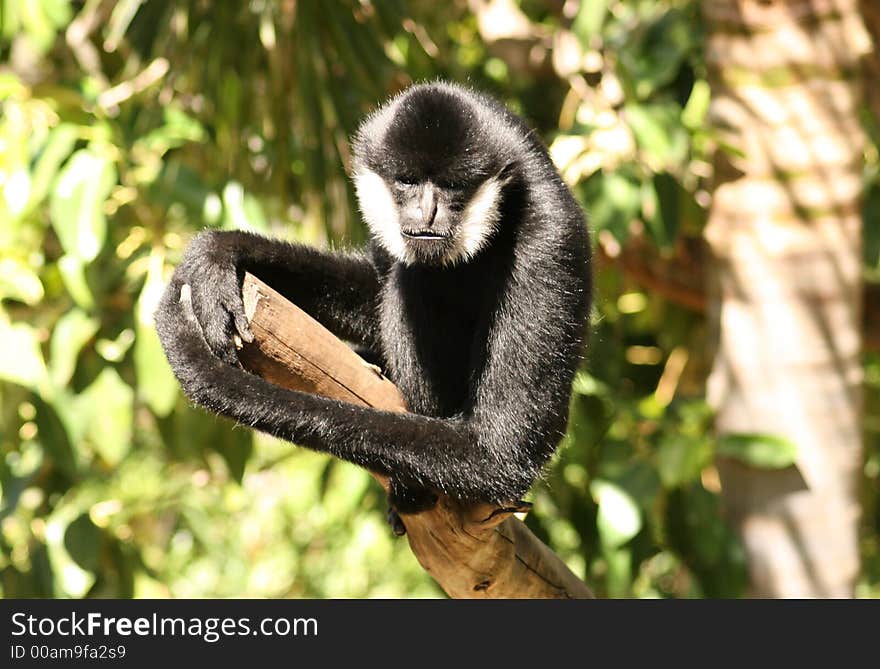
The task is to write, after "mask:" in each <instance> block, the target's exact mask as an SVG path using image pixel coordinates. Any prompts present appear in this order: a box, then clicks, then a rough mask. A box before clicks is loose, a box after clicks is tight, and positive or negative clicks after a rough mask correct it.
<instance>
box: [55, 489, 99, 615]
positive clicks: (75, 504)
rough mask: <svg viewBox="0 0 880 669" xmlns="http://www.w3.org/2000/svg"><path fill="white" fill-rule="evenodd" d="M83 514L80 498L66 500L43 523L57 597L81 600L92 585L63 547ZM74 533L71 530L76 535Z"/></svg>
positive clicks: (88, 573) (92, 576) (92, 577)
mask: <svg viewBox="0 0 880 669" xmlns="http://www.w3.org/2000/svg"><path fill="white" fill-rule="evenodd" d="M83 511H84V509H83V508H82V496H80V497H79V498H77V497H76V496H74V497H73V499H69V498H66V499H64V500H63V501H62V502H61V503H60V504H59V505H58V506H57V507H56V508H55V509H54V510H53V512H52V515H51V516H50V517H49V519H48V521H47V522H46V530H45V536H46V549H47V552H48V556H49V562H50V564H51V566H52V574H53V576H54V577H55V579H54V586H55V596H56V597H74V598H79V597H83V596H85V594H86V593H87V592H88V591H89V589H90V588H91V587H92V585H94V583H95V574H94V573H92V572H91V571H89V570H87V569H83V568H82V567H81V566H80V565H78V564H77V563H76V562H75V561H74V560H73V558H72V557H71V555H70V553H68V551H67V546H66V543H67V542H66V536H67V532H68V529H69V528H70V526H71V524H72V523H73V522H74V521H75V520H76V519H77V518H79V517H81V514H82V512H83ZM77 532H78V531H77V530H74V533H75V534H76V533H77ZM79 538H80V537H77V539H79ZM77 547H78V546H77Z"/></svg>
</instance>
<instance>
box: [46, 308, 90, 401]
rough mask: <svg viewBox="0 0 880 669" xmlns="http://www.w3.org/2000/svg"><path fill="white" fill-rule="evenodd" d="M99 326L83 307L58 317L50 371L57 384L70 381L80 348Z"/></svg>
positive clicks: (53, 336) (53, 380)
mask: <svg viewBox="0 0 880 669" xmlns="http://www.w3.org/2000/svg"><path fill="white" fill-rule="evenodd" d="M99 327H100V324H99V323H98V320H97V319H95V318H90V317H89V316H87V315H86V314H85V312H83V311H82V310H81V309H72V310H71V311H68V312H67V313H66V314H64V315H63V316H62V317H61V318H59V319H58V322H57V323H56V324H55V328H54V329H53V330H52V339H51V341H50V344H49V350H50V352H51V357H50V372H51V378H52V382H53V383H54V384H55V385H56V386H64V385H66V384H67V382H68V381H70V378H71V377H72V376H73V370H74V369H75V368H76V358H77V356H78V355H79V352H80V350H81V349H82V347H83V346H85V344H86V342H87V341H89V339H91V338H92V337H93V336H94V335H95V333H96V332H97V331H98V328H99Z"/></svg>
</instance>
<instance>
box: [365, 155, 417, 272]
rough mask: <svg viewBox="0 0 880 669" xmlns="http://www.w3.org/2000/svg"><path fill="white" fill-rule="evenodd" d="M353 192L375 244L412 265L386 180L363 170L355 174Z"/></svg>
mask: <svg viewBox="0 0 880 669" xmlns="http://www.w3.org/2000/svg"><path fill="white" fill-rule="evenodd" d="M354 188H355V192H356V193H357V198H358V203H359V204H360V207H361V213H362V214H363V216H364V220H365V221H366V222H367V227H369V228H370V232H372V233H373V236H374V237H375V238H376V240H377V241H378V242H379V243H380V244H381V245H382V246H383V247H384V248H385V250H386V251H388V253H390V254H391V255H392V256H394V257H395V258H397V259H398V260H402V261H403V262H406V263H410V262H412V257H411V254H410V252H409V250H408V249H407V248H406V242H405V241H404V239H403V235H402V234H400V216H399V215H398V212H397V204H396V203H395V202H394V197H393V196H392V195H391V191H390V190H389V189H388V184H386V183H385V179H383V178H382V177H380V176H379V175H378V174H376V173H375V172H373V171H372V170H369V169H367V168H365V167H364V168H360V169H358V170H357V171H356V172H355V174H354Z"/></svg>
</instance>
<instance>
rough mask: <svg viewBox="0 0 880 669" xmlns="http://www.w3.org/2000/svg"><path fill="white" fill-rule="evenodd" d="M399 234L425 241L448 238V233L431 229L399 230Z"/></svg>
mask: <svg viewBox="0 0 880 669" xmlns="http://www.w3.org/2000/svg"><path fill="white" fill-rule="evenodd" d="M400 234H402V235H403V236H404V237H406V238H407V239H420V240H425V241H441V240H444V239H449V235H448V234H443V233H441V232H435V231H433V230H401V231H400Z"/></svg>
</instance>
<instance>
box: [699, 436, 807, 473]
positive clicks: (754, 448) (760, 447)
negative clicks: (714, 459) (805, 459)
mask: <svg viewBox="0 0 880 669" xmlns="http://www.w3.org/2000/svg"><path fill="white" fill-rule="evenodd" d="M716 453H718V454H719V455H726V456H727V457H730V458H735V459H737V460H740V461H741V462H744V463H746V464H747V465H751V466H752V467H758V468H759V469H785V468H786V467H790V466H791V465H793V464H794V463H795V461H796V460H797V446H796V445H795V444H794V443H793V442H791V441H789V440H788V439H786V438H784V437H778V436H774V435H770V434H725V435H723V436H722V437H720V438H719V439H718V445H717V446H716Z"/></svg>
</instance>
